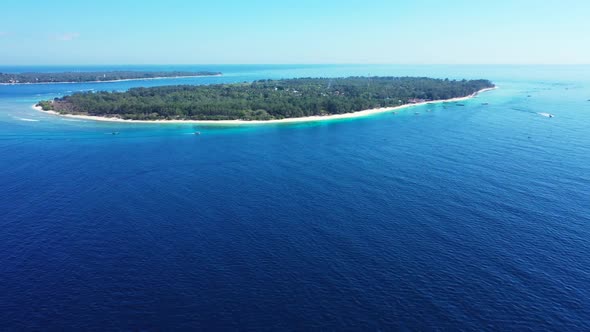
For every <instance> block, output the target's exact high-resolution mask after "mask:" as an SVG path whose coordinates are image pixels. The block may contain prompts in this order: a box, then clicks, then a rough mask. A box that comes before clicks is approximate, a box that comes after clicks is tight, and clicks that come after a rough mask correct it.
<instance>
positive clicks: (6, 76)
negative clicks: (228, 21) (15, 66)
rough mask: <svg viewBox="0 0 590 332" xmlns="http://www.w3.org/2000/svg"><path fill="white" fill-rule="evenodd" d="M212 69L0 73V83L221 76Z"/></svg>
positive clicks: (111, 80)
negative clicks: (195, 70)
mask: <svg viewBox="0 0 590 332" xmlns="http://www.w3.org/2000/svg"><path fill="white" fill-rule="evenodd" d="M219 75H221V73H220V72H211V71H198V72H192V71H92V72H90V71H80V72H73V71H72V72H60V73H34V72H31V73H0V84H35V83H39V84H45V83H86V82H113V81H130V80H147V79H158V78H179V77H196V76H219Z"/></svg>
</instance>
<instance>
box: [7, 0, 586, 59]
mask: <svg viewBox="0 0 590 332" xmlns="http://www.w3.org/2000/svg"><path fill="white" fill-rule="evenodd" d="M1 8H2V14H1V17H2V19H1V20H0V65H12V64H176V63H178V64H208V63H217V64H218V63H396V64H406V63H411V64H438V63H442V64H456V63H479V64H480V63H486V64H487V63H515V64H522V63H525V64H528V63H531V64H538V63H568V64H569V63H590V1H588V0H561V1H555V0H534V1H533V0H488V1H478V0H475V1H474V0H469V1H468V0H446V1H443V0H417V1H410V0H407V1H396V0H364V1H347V0H337V1H332V0H315V1H312V0H297V1H289V0H272V1H266V0H264V1H262V0H250V1H238V0H235V1H232V0H215V1H199V0H167V1H157V3H156V1H155V0H154V1H152V0H144V1H135V0H117V1H114V0H100V1H98V0H97V1H78V0H77V1H67V0H51V1H45V0H39V1H31V0H18V1H4V2H3V3H2V6H1Z"/></svg>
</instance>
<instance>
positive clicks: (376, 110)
mask: <svg viewBox="0 0 590 332" xmlns="http://www.w3.org/2000/svg"><path fill="white" fill-rule="evenodd" d="M497 88H498V87H497V86H496V87H493V88H486V89H482V90H479V91H477V92H475V93H473V94H471V95H469V96H465V97H457V98H451V99H441V100H433V101H426V102H422V103H415V104H405V105H401V106H394V107H382V108H374V109H369V110H363V111H359V112H352V113H344V114H334V115H315V116H306V117H300V118H288V119H279V120H252V121H247V120H125V119H120V118H109V117H104V116H92V115H73V114H59V113H57V112H55V111H44V110H43V109H41V107H40V106H36V105H33V109H35V110H37V111H40V112H43V113H48V114H52V115H57V116H61V117H66V118H74V119H81V120H91V121H105V122H119V123H152V124H181V123H186V124H202V125H252V124H267V123H269V124H270V123H298V122H313V121H325V120H336V119H348V118H360V117H365V116H369V115H374V114H379V113H385V112H393V111H397V110H401V109H405V108H411V107H415V106H422V105H427V104H435V103H436V104H439V103H449V102H457V101H462V100H467V99H471V98H473V97H475V96H477V95H478V94H480V93H483V92H486V91H490V90H494V89H497Z"/></svg>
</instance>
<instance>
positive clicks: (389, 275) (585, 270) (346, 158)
mask: <svg viewBox="0 0 590 332" xmlns="http://www.w3.org/2000/svg"><path fill="white" fill-rule="evenodd" d="M118 68H125V69H129V68H128V67H118ZM131 68H138V69H142V70H143V69H150V68H154V70H161V69H167V68H169V69H178V70H186V69H194V70H219V71H222V72H224V74H225V75H224V76H223V77H215V78H190V79H170V80H158V81H139V82H119V83H91V84H53V85H23V86H0V170H1V173H0V188H2V191H1V193H0V227H1V228H2V232H0V253H2V255H0V280H2V283H1V284H2V285H1V286H0V287H1V288H2V291H1V292H0V294H1V295H0V322H1V325H2V326H3V327H5V328H6V329H114V328H120V329H162V328H164V327H167V328H170V327H175V328H185V329H188V328H208V329H214V328H217V329H222V328H225V329H240V328H241V329H261V328H271V329H345V328H347V329H390V328H404V329H432V328H436V327H440V328H446V329H458V328H464V329H478V330H480V329H500V328H501V329H524V328H535V329H537V328H545V329H554V330H564V329H570V330H584V329H589V328H590V326H589V325H588V321H590V304H589V302H588V300H587V299H588V298H589V297H590V268H589V266H590V258H589V257H590V255H589V254H590V240H589V239H590V228H589V223H590V204H589V202H590V200H589V192H590V130H589V129H590V102H589V101H588V100H589V99H590V66H384V65H383V66H336V65H334V66H319V65H318V66H295V65H293V66H175V67H166V66H152V67H145V68H144V67H131ZM27 69H28V70H44V71H52V70H53V71H59V70H64V68H56V67H53V68H42V67H40V68H39V67H38V68H27ZM65 69H68V68H65ZM87 69H88V70H100V69H117V68H111V67H109V68H106V67H102V68H101V67H88V68H87ZM9 70H15V71H17V70H23V68H2V67H0V71H9ZM367 74H371V75H395V76H401V75H412V76H416V75H419V76H431V77H443V78H444V77H450V78H488V79H491V80H492V81H494V83H496V84H497V85H498V86H499V87H500V89H498V90H495V91H492V92H487V93H484V94H481V95H480V96H478V97H477V98H475V99H472V100H469V101H467V102H465V105H466V106H464V107H459V106H456V105H454V104H448V105H443V104H440V105H436V106H423V107H418V108H416V110H411V111H404V112H399V113H398V114H396V115H393V114H381V115H375V116H371V117H366V118H361V119H347V120H337V121H326V122H315V123H305V124H289V125H285V124H275V125H258V126H245V127H239V128H236V127H216V126H196V125H170V124H166V125H162V124H120V123H101V122H94V121H78V120H72V119H64V118H59V117H54V116H50V115H46V114H41V113H39V112H36V111H34V110H32V109H31V108H30V106H31V104H33V103H35V102H36V101H37V100H39V99H43V98H52V97H55V96H59V95H62V94H65V93H70V92H71V91H80V90H87V89H95V90H125V89H128V88H130V87H133V86H146V85H149V86H151V85H161V84H181V83H187V84H210V83H216V82H240V81H250V80H254V79H261V78H288V77H304V76H313V77H317V76H348V75H367ZM529 96H530V97H529ZM482 103H488V104H489V105H482ZM427 108H431V109H432V112H425V110H426V109H427ZM416 111H418V112H420V115H415V114H414V112H416ZM539 113H551V114H554V115H555V117H554V118H548V117H545V116H542V115H540V114H539ZM195 130H199V131H201V133H202V134H201V135H200V136H195V135H192V133H193V132H194V131H195ZM113 131H118V132H120V134H119V135H116V136H114V135H112V134H111V133H112V132H113Z"/></svg>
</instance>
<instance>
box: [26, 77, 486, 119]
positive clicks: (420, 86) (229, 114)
mask: <svg viewBox="0 0 590 332" xmlns="http://www.w3.org/2000/svg"><path fill="white" fill-rule="evenodd" d="M493 86H494V85H493V84H492V83H491V82H490V81H488V80H460V81H458V80H448V79H432V78H424V77H417V78H415V77H348V78H298V79H286V80H260V81H255V82H252V83H239V84H220V85H201V86H192V85H177V86H162V87H152V88H133V89H130V90H129V91H127V92H83V93H75V94H73V95H70V96H65V97H63V98H56V99H54V100H53V101H42V102H40V103H39V104H38V105H39V106H41V107H42V108H43V109H44V110H53V111H57V112H59V113H62V114H83V115H95V116H107V117H119V118H123V119H133V120H159V119H168V120H170V119H191V120H236V119H240V120H271V119H283V118H293V117H304V116H312V115H330V114H341V113H349V112H356V111H361V110H365V109H371V108H377V107H392V106H399V105H403V104H407V103H415V102H419V101H428V100H440V99H449V98H454V97H463V96H468V95H471V94H473V93H476V92H477V91H479V90H481V89H485V88H490V87H493Z"/></svg>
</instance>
